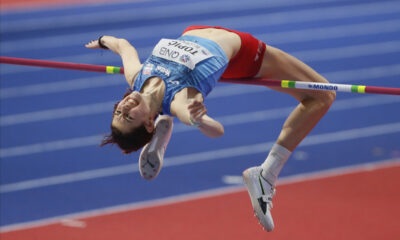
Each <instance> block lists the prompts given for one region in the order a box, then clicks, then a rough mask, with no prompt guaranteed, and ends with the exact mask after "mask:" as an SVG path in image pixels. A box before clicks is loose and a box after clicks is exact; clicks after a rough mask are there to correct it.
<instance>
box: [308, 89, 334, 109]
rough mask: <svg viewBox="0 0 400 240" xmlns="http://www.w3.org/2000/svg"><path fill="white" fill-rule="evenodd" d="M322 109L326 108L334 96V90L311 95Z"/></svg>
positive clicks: (331, 102)
mask: <svg viewBox="0 0 400 240" xmlns="http://www.w3.org/2000/svg"><path fill="white" fill-rule="evenodd" d="M311 98H312V99H313V100H314V101H315V102H316V103H317V105H318V106H319V108H321V109H322V110H328V109H329V108H330V107H331V105H332V104H333V102H334V101H335V98H336V92H335V91H320V92H317V94H316V95H313V97H311Z"/></svg>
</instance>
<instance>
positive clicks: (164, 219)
mask: <svg viewBox="0 0 400 240" xmlns="http://www.w3.org/2000/svg"><path fill="white" fill-rule="evenodd" d="M274 203H275V205H276V206H275V208H274V209H273V216H274V217H275V219H276V229H275V230H274V232H272V233H267V232H264V231H262V230H261V228H260V226H259V225H258V224H257V221H256V219H255V218H254V217H253V215H252V210H251V207H250V201H249V199H248V196H247V192H238V193H231V194H227V195H222V196H216V197H209V198H204V199H197V200H191V201H187V202H183V203H176V204H170V205H165V206H160V207H153V208H147V209H139V210H132V211H127V212H123V213H116V214H110V215H104V216H99V217H91V218H85V219H80V221H84V222H85V223H86V227H85V228H72V227H66V226H63V225H61V224H53V225H49V226H45V227H37V228H32V229H26V230H20V231H14V232H8V233H4V234H2V236H1V239H2V240H14V239H24V240H30V239H40V240H47V239H48V240H50V239H51V240H54V239H57V240H64V239H65V240H66V239H68V240H71V239H82V240H83V239H85V240H90V239H96V240H102V239H116V240H125V239H130V240H132V239H138V240H141V239H146V240H167V239H168V240H188V239H190V240H211V239H218V240H220V239H230V240H239V239H251V240H258V239H260V240H261V239H274V240H289V239H290V240H293V239H296V240H298V239H307V240H320V239H324V240H330V239H332V240H341V239H351V240H358V239H359V240H377V239H380V240H381V239H382V240H398V239H400V221H399V220H398V219H399V218H400V204H399V203H400V167H393V168H386V169H380V170H374V171H370V172H361V173H353V174H347V175H342V176H338V177H329V178H324V179H319V180H309V181H305V182H299V183H292V184H288V185H282V186H279V187H278V194H277V196H276V198H275V201H274Z"/></svg>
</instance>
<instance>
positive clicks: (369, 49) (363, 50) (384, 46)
mask: <svg viewBox="0 0 400 240" xmlns="http://www.w3.org/2000/svg"><path fill="white" fill-rule="evenodd" d="M152 49H153V47H147V48H138V51H139V55H141V56H148V55H149V54H150V53H151V51H152ZM399 51H400V41H386V42H377V43H368V44H358V45H350V46H342V47H335V48H322V49H313V50H306V51H297V52H289V53H290V54H292V55H294V56H296V57H297V58H300V59H301V60H303V61H307V62H314V61H322V60H338V59H341V58H352V57H360V56H370V55H377V54H383V53H395V52H399ZM108 54H110V53H108ZM112 56H113V57H116V56H114V55H112ZM47 60H50V61H61V62H79V63H91V64H103V65H111V63H110V62H108V63H106V60H107V59H106V58H99V53H98V52H92V53H90V54H83V55H75V56H69V57H57V58H52V59H47ZM0 67H1V74H2V76H3V77H4V76H5V75H7V74H13V73H22V72H33V71H42V70H43V69H46V68H37V67H29V66H28V67H27V66H18V65H7V64H1V65H0ZM4 80H6V81H7V78H4Z"/></svg>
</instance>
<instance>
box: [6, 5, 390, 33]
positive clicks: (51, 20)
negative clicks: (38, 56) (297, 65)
mask: <svg viewBox="0 0 400 240" xmlns="http://www.w3.org/2000/svg"><path fill="white" fill-rule="evenodd" d="M313 2H316V1H315V0H302V1H299V0H297V1H295V0H292V1H265V0H252V1H248V2H246V4H243V3H242V2H238V1H206V2H204V1H202V2H188V3H182V2H180V3H179V4H168V5H164V6H157V5H153V6H149V7H146V8H143V7H141V8H134V6H128V7H127V8H126V9H118V10H114V11H112V10H110V11H107V12H103V13H99V12H94V13H84V14H80V15H79V17H77V16H76V15H75V14H71V15H69V16H51V17H43V18H32V19H30V20H29V21H27V20H26V19H23V20H14V21H11V20H9V21H4V23H5V24H2V32H3V33H5V34H7V33H13V32H24V31H32V30H35V31H42V30H46V29H48V28H55V27H57V28H62V27H74V26H81V25H82V23H84V24H85V25H93V24H102V23H113V22H115V23H119V22H121V21H123V22H135V21H138V20H140V21H144V20H152V19H153V20H154V19H163V18H170V17H171V13H172V12H173V13H174V14H173V16H174V17H185V16H192V15H193V11H194V10H195V13H196V14H202V13H206V14H212V13H219V12H220V10H221V9H224V11H226V12H230V11H237V10H241V11H243V10H248V9H254V8H258V9H259V8H275V7H285V6H290V7H293V6H302V5H308V4H309V3H313ZM318 2H328V3H329V2H337V0H336V1H335V0H320V1H318ZM386 4H388V3H381V4H380V5H376V7H375V9H378V8H379V6H382V5H386ZM389 4H390V3H389ZM351 7H352V6H346V8H351ZM341 8H342V9H344V7H341ZM369 11H372V9H370V10H369ZM316 12H318V11H314V13H316ZM154 13H157V14H154ZM294 13H296V12H295V11H294ZM289 16H290V15H289Z"/></svg>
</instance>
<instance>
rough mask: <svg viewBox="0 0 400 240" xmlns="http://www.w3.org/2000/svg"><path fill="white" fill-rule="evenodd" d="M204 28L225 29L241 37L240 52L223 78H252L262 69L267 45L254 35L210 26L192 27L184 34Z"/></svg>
mask: <svg viewBox="0 0 400 240" xmlns="http://www.w3.org/2000/svg"><path fill="white" fill-rule="evenodd" d="M203 28H216V29H223V30H226V31H229V32H233V33H236V34H237V35H239V37H240V39H241V41H242V44H241V46H240V50H239V52H238V53H237V54H236V55H235V56H234V57H233V58H232V59H231V60H230V61H229V65H228V68H227V69H226V70H225V72H224V74H222V78H251V77H254V76H255V75H256V74H257V73H258V72H259V70H260V68H261V63H262V61H263V56H264V53H265V49H266V45H265V43H263V42H262V41H260V40H258V39H256V38H255V37H253V36H252V35H250V34H248V33H244V32H238V31H235V30H230V29H226V28H223V27H210V26H199V25H195V26H190V27H188V28H186V29H185V31H183V33H185V32H187V31H190V30H195V29H203Z"/></svg>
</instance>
